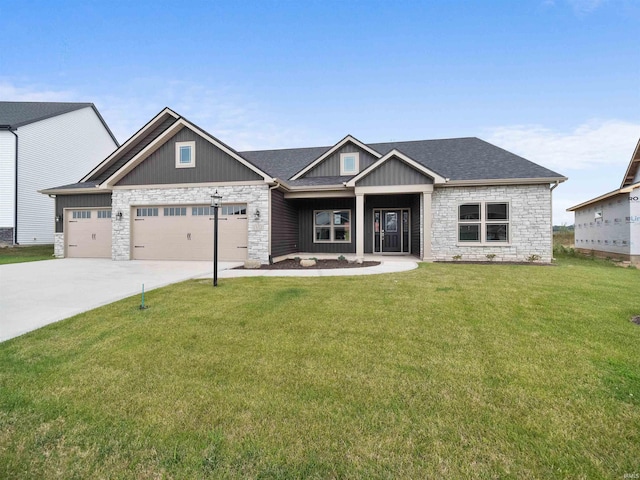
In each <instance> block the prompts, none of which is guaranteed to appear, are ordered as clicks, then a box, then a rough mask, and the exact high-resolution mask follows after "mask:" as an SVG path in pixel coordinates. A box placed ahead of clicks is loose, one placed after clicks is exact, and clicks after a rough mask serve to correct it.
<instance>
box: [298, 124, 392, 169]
mask: <svg viewBox="0 0 640 480" xmlns="http://www.w3.org/2000/svg"><path fill="white" fill-rule="evenodd" d="M349 144H350V145H353V147H355V148H352V149H349V147H348V146H349ZM345 149H346V150H345ZM343 151H344V152H353V151H358V152H362V153H363V154H364V155H363V157H364V158H365V161H367V159H368V164H369V165H370V164H371V163H373V161H374V159H378V158H380V157H381V156H382V155H381V154H380V153H379V152H377V151H376V150H374V149H373V148H371V147H370V146H368V145H366V144H364V143H362V142H361V141H360V140H358V139H357V138H355V137H353V136H351V135H347V136H346V137H344V138H343V139H342V140H340V141H339V142H338V143H336V144H335V145H334V146H333V147H331V148H329V149H328V150H327V151H326V152H324V153H323V154H322V155H320V156H319V157H318V158H316V159H315V160H313V161H312V162H311V163H310V164H308V165H307V166H305V167H304V168H303V169H302V170H300V171H299V172H297V173H296V174H295V175H293V176H292V177H291V180H297V179H299V178H301V177H303V176H306V175H309V176H335V175H339V174H340V173H339V172H340V167H339V165H338V169H337V173H336V172H335V170H336V169H335V165H333V162H334V161H335V159H336V156H337V158H338V160H339V154H340V153H342V152H343ZM323 162H329V163H330V164H329V165H327V166H326V168H322V167H321V164H322V163H323ZM361 168H362V164H361ZM313 170H316V173H315V174H313V173H311V172H312V171H313Z"/></svg>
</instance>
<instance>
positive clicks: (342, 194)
mask: <svg viewBox="0 0 640 480" xmlns="http://www.w3.org/2000/svg"><path fill="white" fill-rule="evenodd" d="M355 196H356V194H355V192H354V191H353V190H333V189H330V190H321V191H299V192H298V191H293V192H285V193H284V198H286V199H292V198H350V197H355Z"/></svg>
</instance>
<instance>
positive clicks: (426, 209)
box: [421, 191, 433, 262]
mask: <svg viewBox="0 0 640 480" xmlns="http://www.w3.org/2000/svg"><path fill="white" fill-rule="evenodd" d="M421 196H422V245H423V247H422V261H423V262H432V261H433V257H431V191H428V192H422V195H421Z"/></svg>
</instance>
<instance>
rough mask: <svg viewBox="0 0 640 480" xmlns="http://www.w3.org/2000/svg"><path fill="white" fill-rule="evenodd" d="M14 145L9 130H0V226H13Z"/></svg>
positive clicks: (14, 141)
mask: <svg viewBox="0 0 640 480" xmlns="http://www.w3.org/2000/svg"><path fill="white" fill-rule="evenodd" d="M15 145H16V137H14V136H13V134H12V133H11V132H6V131H0V227H2V228H5V227H8V228H10V227H13V222H14V219H15V218H14V209H15V207H14V205H15V185H16V184H15V166H16V157H15V148H16V147H15Z"/></svg>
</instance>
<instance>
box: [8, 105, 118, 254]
mask: <svg viewBox="0 0 640 480" xmlns="http://www.w3.org/2000/svg"><path fill="white" fill-rule="evenodd" d="M17 133H18V138H19V141H18V181H19V186H18V243H20V244H46V243H53V231H54V220H55V215H54V200H53V199H52V198H49V197H47V196H46V195H43V194H41V193H38V190H43V189H45V188H52V187H57V186H60V185H65V184H69V183H75V182H77V181H78V180H79V179H80V178H82V177H83V176H84V175H86V174H87V172H88V171H90V170H91V169H92V168H94V167H95V166H96V165H97V164H98V163H99V162H100V161H102V160H103V159H104V158H105V157H106V156H107V155H108V154H110V153H111V152H112V151H113V150H115V148H116V144H115V142H114V141H113V139H112V138H111V136H110V135H109V133H108V132H107V130H106V129H105V128H104V125H103V124H102V122H101V121H100V119H99V118H98V116H97V115H96V113H95V111H94V110H93V109H92V108H91V107H87V108H82V109H80V110H76V111H74V112H69V113H65V114H63V115H58V116H56V117H52V118H47V119H45V120H42V121H39V122H35V123H31V124H29V125H25V126H23V127H20V128H18V130H17Z"/></svg>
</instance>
